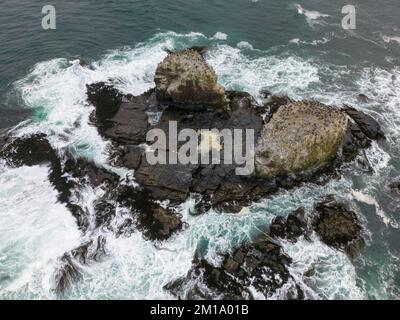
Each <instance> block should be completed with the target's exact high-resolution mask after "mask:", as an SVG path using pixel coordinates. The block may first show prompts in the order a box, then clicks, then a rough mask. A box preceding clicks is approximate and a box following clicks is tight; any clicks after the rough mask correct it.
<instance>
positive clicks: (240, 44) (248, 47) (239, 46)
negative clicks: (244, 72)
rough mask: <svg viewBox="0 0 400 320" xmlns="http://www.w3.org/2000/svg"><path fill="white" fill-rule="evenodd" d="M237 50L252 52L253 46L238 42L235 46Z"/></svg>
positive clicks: (245, 42)
mask: <svg viewBox="0 0 400 320" xmlns="http://www.w3.org/2000/svg"><path fill="white" fill-rule="evenodd" d="M236 46H237V47H238V48H239V49H247V50H253V49H254V48H253V46H252V45H251V44H250V43H248V42H247V41H240V42H238V44H237V45H236Z"/></svg>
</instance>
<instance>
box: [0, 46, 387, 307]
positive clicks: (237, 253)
mask: <svg viewBox="0 0 400 320" xmlns="http://www.w3.org/2000/svg"><path fill="white" fill-rule="evenodd" d="M205 54H206V49H205V48H200V47H194V48H189V49H185V50H181V51H177V52H170V53H169V55H168V56H167V58H166V59H165V60H164V61H162V62H161V63H160V64H159V66H158V68H157V71H156V73H155V79H154V80H155V88H154V89H151V90H149V91H148V92H145V93H144V94H142V95H140V96H132V95H125V94H123V93H121V92H119V91H118V90H117V89H116V88H114V87H113V86H112V85H110V84H108V83H105V82H100V83H93V84H91V85H88V87H87V97H88V107H90V106H94V112H93V114H92V116H91V119H90V120H91V122H92V124H93V125H94V126H96V127H97V129H98V132H99V133H100V135H101V136H102V137H103V138H104V139H107V140H110V141H112V145H113V147H112V149H111V150H110V153H109V159H110V164H111V165H112V166H115V167H123V168H126V169H129V170H131V171H133V172H134V181H135V182H136V183H137V184H138V185H137V186H135V185H133V184H129V183H126V179H123V178H121V177H120V176H118V175H117V174H116V173H115V172H111V171H110V170H108V169H106V168H103V167H98V166H96V164H94V163H92V162H90V161H88V160H86V159H76V158H75V157H74V156H73V155H72V154H69V153H65V154H58V153H57V152H56V151H55V150H54V149H53V148H52V147H51V145H50V143H49V142H48V140H47V138H46V136H45V135H43V134H40V135H39V134H38V135H33V136H29V137H13V136H12V135H9V136H5V137H3V138H2V140H0V157H1V158H3V159H4V160H5V161H6V162H7V164H8V165H9V166H14V167H17V166H23V165H26V166H33V165H37V164H44V163H47V164H49V166H50V171H49V180H50V181H51V183H52V184H53V186H54V187H55V189H56V190H57V191H58V192H59V201H60V202H62V203H64V204H65V205H66V206H67V208H68V209H69V210H70V211H71V214H72V215H73V216H74V217H75V218H76V221H77V224H78V226H79V228H80V230H81V231H82V232H83V233H84V234H88V236H89V238H92V239H91V240H89V241H88V242H86V243H83V244H82V246H80V247H79V248H76V249H75V250H73V251H71V252H67V253H65V255H64V256H63V257H61V258H60V259H61V261H62V267H61V268H60V270H58V272H57V273H56V274H57V276H56V283H57V284H56V290H57V292H59V293H60V294H62V292H63V291H64V290H67V288H68V286H69V285H70V284H71V283H72V281H77V280H79V279H80V270H79V266H78V263H79V264H86V263H87V262H88V261H96V260H97V259H99V257H101V256H102V255H105V254H107V253H106V250H105V249H104V248H105V243H104V241H105V240H104V239H103V238H102V237H101V236H99V235H97V234H96V233H95V232H93V230H89V228H88V226H89V220H90V219H92V218H93V217H92V216H91V215H90V213H89V212H88V210H87V208H83V207H81V206H80V205H79V204H78V203H77V202H76V201H75V200H76V193H77V192H78V190H79V188H81V187H82V186H84V185H86V184H88V185H92V186H101V187H102V188H103V189H104V194H103V196H102V197H101V199H100V200H98V201H97V202H96V204H95V217H94V219H95V226H96V228H106V229H107V230H109V231H111V232H114V233H115V234H116V235H124V236H129V234H130V233H131V232H133V230H135V229H139V230H141V231H142V233H143V236H144V237H145V238H146V239H149V240H151V241H155V242H159V241H164V240H166V239H168V238H169V237H170V236H171V235H173V234H174V233H177V232H180V230H182V229H183V228H185V223H184V222H183V221H182V219H181V217H180V216H179V215H178V214H177V213H176V210H175V208H176V206H178V205H179V204H181V203H183V202H185V201H186V200H187V199H188V198H189V197H194V198H195V199H196V206H195V208H193V211H192V212H191V213H192V214H193V215H200V214H207V212H208V211H209V210H216V211H218V212H221V213H238V212H240V211H241V210H242V209H243V207H246V206H249V205H250V204H251V203H253V202H255V201H258V200H260V199H263V198H266V197H268V196H270V195H272V194H274V193H276V192H278V191H279V190H280V189H292V188H295V187H297V186H299V185H301V184H303V183H306V182H310V183H319V184H321V183H325V182H327V181H329V180H330V179H333V178H335V177H338V176H340V175H341V168H342V165H343V164H344V163H353V162H354V161H355V160H357V161H359V162H361V163H364V164H365V165H366V166H368V160H366V159H365V158H364V157H365V156H364V153H363V150H364V149H366V148H368V147H370V145H371V142H372V141H373V140H380V139H383V138H384V134H383V132H382V130H381V128H380V126H379V124H378V123H377V122H376V121H375V120H374V119H373V118H371V117H370V116H368V115H366V114H364V113H362V112H360V111H358V110H356V109H354V108H352V107H350V106H343V107H335V106H327V105H324V104H322V103H320V102H318V101H312V100H310V101H294V100H292V99H290V98H289V97H283V96H275V95H273V94H271V93H269V92H264V93H263V94H264V96H265V101H264V103H259V102H257V101H256V100H255V99H254V98H253V97H252V96H251V95H250V94H248V93H246V92H238V91H228V90H225V88H224V87H223V86H221V85H220V84H219V83H218V79H217V75H216V73H215V71H214V70H213V69H212V67H211V66H210V65H208V63H207V61H206V59H205V58H204V55H205ZM171 122H176V123H177V127H178V128H177V129H178V131H181V130H183V129H192V130H194V131H196V132H198V131H200V130H203V129H208V130H212V129H217V130H223V129H228V130H235V129H236V130H237V129H242V130H247V129H251V130H253V132H254V141H253V144H254V163H253V165H254V171H253V173H252V174H250V175H243V176H241V175H237V174H236V171H235V169H237V167H238V164H237V163H228V164H227V163H225V162H224V157H225V156H226V154H224V150H225V149H226V146H225V145H224V143H222V142H221V141H220V140H217V144H218V150H219V151H220V154H222V159H221V161H220V163H216V164H215V163H213V164H204V163H190V164H181V163H174V164H150V163H149V162H148V160H147V157H146V152H148V150H149V143H148V141H147V139H146V136H147V134H148V133H149V131H150V130H153V129H158V130H160V131H163V132H165V133H166V135H167V139H168V138H169V137H168V126H169V124H170V123H171ZM179 143H180V144H183V142H179ZM165 151H168V150H165ZM211 151H212V150H211V149H210V150H208V151H207V152H211ZM326 196H327V197H326V199H320V200H318V201H316V204H315V209H314V212H313V213H312V215H311V216H307V215H305V212H304V209H303V208H299V209H298V210H296V211H295V212H293V213H292V214H290V215H289V216H288V217H287V218H283V217H278V218H276V219H275V220H274V221H273V223H272V225H271V226H270V227H269V229H268V230H265V232H264V233H263V234H261V235H260V236H259V237H257V238H256V239H254V241H253V242H252V243H246V244H243V245H242V246H240V247H238V248H236V249H235V250H234V251H233V252H221V257H222V261H223V262H222V264H221V265H220V266H214V265H211V264H210V263H209V262H207V261H206V260H205V259H204V257H201V256H199V255H196V256H195V257H194V260H193V267H192V269H191V270H190V271H189V272H188V274H187V275H186V276H185V277H183V278H180V279H177V280H176V281H174V282H172V283H170V284H169V285H167V286H166V287H165V290H169V291H170V292H172V293H173V294H174V295H175V296H176V297H177V298H181V299H204V298H214V299H251V298H254V296H253V294H252V290H251V288H256V290H258V291H260V292H262V293H264V295H265V296H267V297H268V296H270V295H271V294H273V293H274V292H276V291H277V290H279V289H280V288H282V287H283V286H284V285H286V286H289V287H290V290H288V291H287V297H286V298H289V299H290V298H291V299H301V298H304V293H303V292H302V290H301V288H300V287H299V286H298V285H297V284H296V280H295V279H294V278H293V277H292V276H291V275H290V272H289V269H288V268H289V266H290V264H291V259H290V258H289V257H288V256H287V255H285V253H284V252H283V249H282V247H281V246H280V244H279V241H280V239H287V240H288V241H297V239H298V238H299V237H305V238H307V239H308V235H309V234H310V233H312V232H315V233H316V234H317V235H318V236H319V237H320V239H321V241H323V242H324V243H326V244H327V245H329V246H332V247H333V248H335V249H337V250H342V251H343V252H346V254H348V255H349V258H351V259H353V258H354V257H356V256H357V254H358V253H359V252H360V250H362V247H363V243H364V240H363V238H362V223H361V222H360V219H359V218H358V217H357V215H356V214H355V213H354V212H352V211H351V210H350V208H349V206H348V205H347V204H346V203H342V202H340V201H336V200H335V198H334V197H333V196H331V195H326ZM165 203H166V204H165ZM117 206H123V207H124V208H126V209H127V211H126V212H127V213H126V216H125V219H124V221H123V222H122V223H115V220H114V217H115V215H116V207H117ZM310 241H311V240H310ZM266 275H267V276H266ZM200 279H202V283H200Z"/></svg>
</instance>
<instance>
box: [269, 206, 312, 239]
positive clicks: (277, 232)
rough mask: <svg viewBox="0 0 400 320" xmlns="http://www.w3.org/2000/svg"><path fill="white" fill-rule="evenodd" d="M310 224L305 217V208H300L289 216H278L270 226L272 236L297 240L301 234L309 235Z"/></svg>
mask: <svg viewBox="0 0 400 320" xmlns="http://www.w3.org/2000/svg"><path fill="white" fill-rule="evenodd" d="M307 233H308V225H307V220H306V218H305V212H304V208H299V209H297V210H296V211H294V212H292V213H290V214H289V216H288V217H287V218H285V217H282V216H278V217H276V218H275V219H274V220H273V221H272V223H271V225H270V227H269V234H270V236H271V237H273V238H275V239H278V238H282V239H288V240H290V241H292V242H296V241H297V239H298V238H299V237H300V236H307Z"/></svg>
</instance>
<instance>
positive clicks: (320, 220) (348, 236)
mask: <svg viewBox="0 0 400 320" xmlns="http://www.w3.org/2000/svg"><path fill="white" fill-rule="evenodd" d="M315 211H316V214H317V216H316V218H315V220H314V222H313V227H314V230H315V232H316V233H317V234H318V236H319V237H320V238H321V240H322V241H323V242H324V243H326V244H327V245H329V246H331V247H333V248H336V249H339V250H343V251H345V252H346V253H347V254H348V255H349V256H350V257H352V258H354V257H356V256H357V255H358V254H359V253H360V251H361V249H362V248H363V246H364V240H363V238H362V236H361V231H362V227H361V224H360V221H359V219H358V218H357V215H356V214H355V213H354V212H353V211H351V210H350V209H349V207H348V205H347V204H346V203H343V202H337V201H336V200H335V198H334V197H333V196H328V197H327V198H326V199H325V200H324V201H322V202H320V203H317V204H316V206H315Z"/></svg>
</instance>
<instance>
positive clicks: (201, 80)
mask: <svg viewBox="0 0 400 320" xmlns="http://www.w3.org/2000/svg"><path fill="white" fill-rule="evenodd" d="M154 80H155V83H156V93H157V99H158V101H159V102H161V103H164V104H167V105H173V106H175V107H180V108H185V109H192V110H200V109H204V108H206V107H217V108H226V107H227V106H228V101H227V99H226V97H225V89H224V87H223V86H221V85H220V84H218V78H217V75H216V73H215V71H214V70H213V68H211V67H210V66H209V65H208V64H207V62H206V60H205V59H204V57H203V56H202V55H201V54H200V53H199V52H198V50H194V49H186V50H182V51H177V52H174V53H171V54H169V55H168V56H167V57H166V58H165V59H164V61H162V62H161V63H160V64H159V65H158V67H157V70H156V75H155V78H154Z"/></svg>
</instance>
